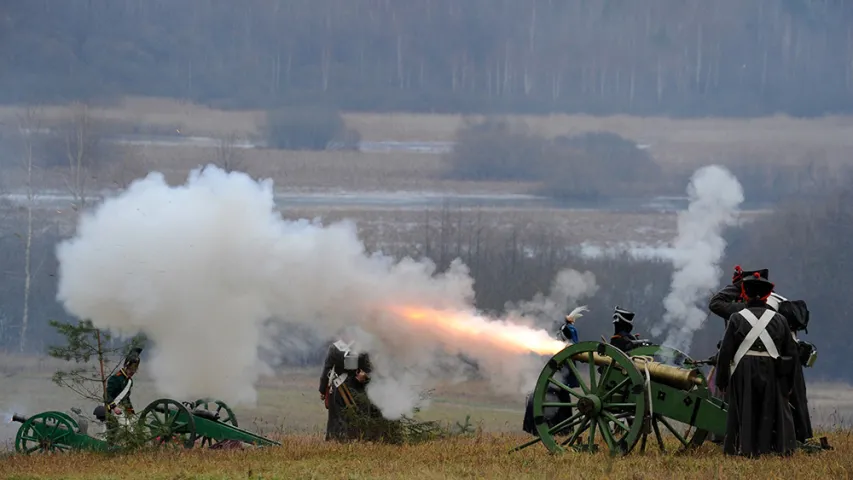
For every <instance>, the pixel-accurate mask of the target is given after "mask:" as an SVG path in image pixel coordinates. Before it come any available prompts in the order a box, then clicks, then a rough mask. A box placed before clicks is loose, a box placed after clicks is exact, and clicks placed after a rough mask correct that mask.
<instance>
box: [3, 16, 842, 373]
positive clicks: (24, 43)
mask: <svg viewBox="0 0 853 480" xmlns="http://www.w3.org/2000/svg"><path fill="white" fill-rule="evenodd" d="M124 95H141V96H160V97H170V98H174V99H177V100H180V101H192V102H197V103H202V104H206V105H210V106H212V107H215V108H223V109H259V110H264V111H269V112H270V113H269V117H268V118H269V122H270V129H269V130H270V132H268V134H267V135H268V138H267V143H268V144H271V145H273V146H274V147H275V148H283V149H288V148H295V145H294V142H295V141H296V140H294V138H295V139H305V138H308V137H313V136H317V137H318V138H319V140H317V141H316V142H308V143H309V144H308V145H300V146H299V148H309V149H321V150H322V149H324V148H328V147H329V145H330V142H333V141H342V142H343V143H346V142H347V141H350V140H352V139H353V138H355V139H357V132H348V131H346V129H345V128H344V127H342V126H341V122H340V112H342V111H343V112H345V111H369V112H376V111H407V112H453V113H484V114H510V113H550V112H566V113H588V114H631V115H647V116H651V115H672V116H683V117H704V116H726V117H751V116H758V115H774V114H788V115H791V116H806V117H815V116H821V115H825V114H838V115H841V114H847V113H849V112H850V110H851V109H853V4H851V3H850V2H843V1H831V0H826V1H806V0H758V1H754V2H743V1H734V0H721V1H716V2H702V1H684V2H678V3H677V4H675V5H674V4H673V2H663V1H645V2H628V1H624V0H600V1H577V2H552V1H546V0H542V1H519V0H513V1H495V0H471V1H464V2H463V1H454V0H422V1H414V0H410V1H395V2H389V1H384V0H371V1H368V0H310V1H274V0H269V1H260V0H259V1H247V2H239V3H238V2H225V1H192V2H191V1H157V0H148V1H142V0H126V1H125V0H118V1H96V0H69V1H65V2H53V1H50V0H43V1H35V0H26V1H25V0H10V1H6V2H3V3H0V102H3V103H6V104H15V105H36V104H50V103H56V102H67V101H74V100H76V101H82V102H86V103H88V104H91V105H104V106H108V105H111V104H113V103H115V102H117V101H118V100H119V99H120V98H121V97H122V96H124ZM295 107H298V109H295ZM281 112H285V114H284V115H283V116H282V113H281ZM286 112H291V113H286ZM293 112H296V113H293ZM294 118H298V119H301V120H299V121H298V122H294ZM306 119H307V120H306ZM838 121H839V122H849V120H846V117H840V119H839V120H838ZM300 122H301V123H300ZM306 124H307V125H308V126H307V127H306V126H305V125H306ZM30 126H31V127H34V126H35V123H32V124H30ZM42 126H44V125H42ZM276 126H278V127H280V128H278V129H276V128H274V127H276ZM19 127H20V125H19V124H18V123H16V122H5V123H3V124H0V168H2V172H3V173H2V174H3V176H4V178H3V182H0V188H2V189H4V191H9V192H11V191H15V192H18V193H20V192H21V191H22V190H21V189H22V188H23V187H24V185H23V183H22V181H21V178H22V177H21V176H20V171H21V165H22V161H21V159H24V160H26V159H27V158H29V159H30V163H31V164H36V165H38V166H39V167H40V168H42V169H46V170H47V169H51V168H60V167H61V168H66V166H67V165H69V163H70V164H71V168H72V170H73V169H75V168H76V171H77V172H78V173H79V172H85V173H86V175H89V176H90V177H91V178H94V177H96V176H97V177H98V178H100V179H102V180H103V179H106V178H107V177H108V178H109V183H110V186H111V187H116V188H121V187H124V186H127V183H128V182H129V181H130V180H131V179H133V178H135V177H138V176H140V172H137V171H134V170H133V169H129V170H126V169H127V158H129V157H132V155H133V152H132V151H131V149H130V148H129V147H126V146H122V145H117V144H115V143H109V142H106V141H105V140H106V139H107V138H108V137H109V136H110V135H115V134H118V133H124V132H121V131H118V130H116V124H115V122H113V123H112V124H111V123H110V122H101V123H98V122H96V121H95V120H94V119H92V118H91V117H89V116H87V114H86V113H85V112H81V113H80V114H79V115H76V114H75V115H74V116H73V117H72V118H70V119H68V120H67V121H65V122H64V123H61V122H54V123H53V124H50V125H48V126H47V127H48V128H49V129H50V131H49V132H48V133H45V134H39V135H21V134H20V129H19ZM294 132H296V133H294ZM300 132H302V133H300ZM304 132H308V133H304ZM317 132H320V133H317ZM277 140H281V141H277ZM722 141H725V139H723V140H722ZM839 141H840V139H839ZM75 152H76V153H77V155H76V156H75V155H74V153H75ZM81 152H85V153H81ZM850 153H851V150H850V147H849V146H842V147H838V146H837V145H827V146H826V147H825V148H819V149H815V150H812V151H808V152H805V153H801V154H798V155H800V157H797V158H795V159H794V161H789V162H786V163H785V164H784V165H778V166H777V165H772V164H771V161H772V160H773V159H774V157H775V156H776V155H777V154H778V155H780V156H781V155H783V154H784V147H780V148H778V149H774V148H772V146H770V147H769V148H768V149H767V151H762V152H757V153H752V154H750V155H748V158H744V156H741V155H739V154H731V155H730V156H729V157H726V158H722V159H719V158H717V159H708V161H709V163H710V162H711V161H720V162H719V163H723V164H726V165H727V166H728V167H730V170H731V171H732V172H733V173H734V174H735V175H736V176H737V178H738V180H739V181H740V183H741V184H742V185H743V190H744V197H745V199H746V201H745V203H744V204H743V205H742V206H741V208H747V207H752V208H759V207H760V208H767V209H772V212H771V213H769V214H767V215H765V216H762V217H759V218H758V219H757V220H754V221H750V222H746V223H743V224H740V225H738V226H735V227H732V228H729V229H727V230H725V232H724V233H723V236H724V238H725V239H726V243H727V245H726V247H725V252H724V259H723V261H722V275H720V278H719V285H718V287H720V288H721V287H722V286H723V285H724V284H725V282H727V280H728V278H729V277H730V269H731V268H732V267H733V266H734V265H735V264H740V265H742V266H743V267H744V268H745V269H754V268H769V269H770V276H771V280H773V281H774V282H776V285H777V291H778V292H779V293H780V294H781V295H783V296H786V297H788V298H792V299H804V300H806V302H808V305H809V308H810V310H811V312H812V316H813V322H812V325H811V328H810V329H809V334H808V335H804V336H803V338H804V339H806V340H808V341H812V342H813V343H815V344H816V345H817V347H818V350H819V352H820V356H819V360H818V362H817V364H816V366H815V368H814V369H813V370H811V371H809V372H807V374H808V379H809V380H810V381H812V380H817V379H827V380H830V379H840V380H846V381H850V380H853V374H851V373H850V371H849V369H846V368H845V366H846V364H847V360H848V357H849V355H850V354H851V353H853V351H852V350H853V349H851V347H850V346H849V344H848V343H847V342H846V337H845V336H844V335H839V333H840V332H843V331H846V329H847V322H848V317H849V315H850V313H851V306H853V298H851V296H850V295H849V292H850V289H851V288H853V265H851V253H850V250H851V249H850V246H851V242H850V238H851V234H853V218H851V210H850V205H853V203H851V201H853V190H851V187H850V186H849V184H848V182H847V180H848V179H849V178H850V177H849V176H848V175H849V173H848V167H847V164H846V163H844V161H846V160H847V161H849V157H850ZM212 157H213V158H211V161H213V162H214V163H217V164H219V165H220V166H226V167H227V166H228V165H227V164H228V158H230V157H228V153H227V151H225V150H224V149H220V150H218V153H217V154H216V155H213V156H212ZM69 159H70V161H69ZM118 159H121V163H119V161H118ZM446 159H447V165H448V168H447V171H446V174H445V175H446V176H447V177H448V178H454V179H461V180H469V181H490V180H524V181H532V182H535V183H537V185H538V187H537V190H536V192H535V193H537V194H541V195H544V196H547V197H550V198H554V199H558V200H562V201H568V200H571V201H577V202H583V204H584V205H585V206H587V207H590V206H592V208H595V207H596V206H601V207H602V208H603V207H604V206H607V205H610V203H609V202H611V201H612V200H624V199H625V198H629V199H630V198H641V197H642V198H649V197H652V196H655V195H684V192H685V189H686V186H687V180H688V178H689V176H690V174H691V173H692V169H686V168H685V169H679V168H671V169H668V168H662V167H661V166H660V165H659V164H658V163H656V162H655V158H654V153H651V152H650V151H648V150H646V149H643V148H640V147H639V146H638V145H637V144H635V143H634V142H632V141H629V140H626V139H625V138H623V137H620V136H619V135H615V134H608V133H590V134H576V135H566V136H562V137H558V138H545V137H543V136H540V135H539V134H537V133H536V132H534V131H531V130H529V129H527V128H525V126H524V125H518V124H516V123H513V122H511V121H504V120H501V119H496V118H489V119H488V120H485V121H483V122H475V123H472V124H466V125H464V126H463V127H462V128H460V131H459V133H458V135H457V143H456V144H455V146H454V147H453V149H452V151H451V152H449V153H448V154H446ZM746 160H749V162H747V161H746ZM13 170H14V172H15V175H14V176H13V175H12V173H10V172H12V171H13ZM94 172H98V175H95V174H94ZM141 173H142V174H143V175H144V173H145V172H141ZM86 175H84V177H85V176H86ZM68 178H70V179H71V180H67V181H66V182H65V183H64V184H60V188H63V189H65V188H66V187H67V189H68V191H69V192H70V193H69V195H70V196H71V197H73V198H72V199H71V201H70V202H69V204H70V203H72V202H73V203H74V204H75V205H76V206H77V209H84V208H85V207H86V206H87V205H88V206H91V204H94V203H96V202H97V195H96V193H97V192H95V191H94V190H93V189H94V187H92V186H89V185H84V184H83V183H84V182H83V180H81V179H80V178H78V177H75V176H74V175H70V176H69V177H68ZM92 183H95V182H94V181H93V182H92ZM0 206H2V208H0V222H1V223H0V225H2V226H3V227H2V228H0V272H2V277H0V347H2V348H3V349H5V350H7V351H9V352H18V351H23V352H25V353H43V352H45V350H46V347H47V345H49V344H51V343H52V342H55V341H57V340H58V339H57V338H56V336H55V335H54V334H53V332H52V331H51V330H50V328H49V327H48V324H47V322H48V320H49V319H59V320H67V319H69V316H68V314H67V313H66V312H65V310H64V309H63V308H62V306H61V305H60V304H59V303H58V302H57V300H56V294H57V280H56V275H57V259H56V253H55V247H56V245H57V243H58V242H60V241H62V240H64V239H67V238H69V237H70V236H72V235H73V233H74V228H75V223H76V216H75V215H76V211H77V210H75V209H72V208H70V207H68V206H65V207H62V208H59V209H56V208H53V207H50V208H48V207H44V206H42V207H39V208H35V209H27V208H25V207H22V206H21V205H20V204H19V203H14V202H12V201H11V200H9V199H8V198H5V197H4V198H3V199H2V200H0ZM30 213H32V215H33V216H32V217H31V218H32V223H28V222H29V217H28V215H29V214H30ZM464 213H465V212H463V211H462V210H461V209H460V208H457V207H454V206H453V205H447V206H444V207H435V208H432V209H431V210H430V211H428V212H425V215H424V221H423V225H421V226H420V227H419V228H421V229H422V231H423V235H422V237H420V238H419V240H418V242H416V243H412V244H411V245H384V244H382V243H380V242H376V243H370V242H368V244H367V245H366V247H367V249H368V250H369V251H377V250H381V251H383V252H385V253H386V254H388V255H391V256H393V257H395V258H402V257H404V256H412V257H413V258H417V259H422V258H428V259H430V260H431V261H433V262H435V264H436V265H437V268H438V270H439V271H443V270H446V269H447V268H448V267H449V266H450V264H451V262H452V261H453V260H454V259H456V258H461V259H462V261H463V262H464V263H465V264H466V265H467V266H468V268H469V269H470V275H471V277H472V278H473V280H474V282H473V290H474V292H475V294H476V306H477V307H478V308H480V309H483V310H485V311H489V312H495V313H496V314H499V313H501V312H503V311H504V310H505V309H506V307H507V303H508V302H513V303H517V302H523V301H525V300H528V299H530V298H532V297H533V296H534V295H535V294H536V293H545V292H548V289H549V287H550V285H551V283H552V281H553V279H554V278H555V276H556V275H557V273H558V272H560V271H561V270H563V269H565V268H572V269H575V270H577V271H591V272H594V274H595V278H596V282H597V285H598V290H597V292H596V294H595V295H594V296H592V297H591V298H589V299H588V300H585V301H584V303H587V304H589V306H590V310H591V311H590V313H588V314H586V315H585V316H584V317H583V319H582V320H580V321H579V323H578V329H579V331H580V338H581V339H582V340H596V339H598V338H599V336H600V335H602V334H604V335H609V334H610V331H611V330H612V327H611V324H610V312H611V311H612V309H613V306H615V305H617V304H618V305H621V306H623V307H625V308H629V309H631V310H634V311H635V312H637V314H638V316H637V320H636V324H637V327H636V329H637V331H638V332H639V333H640V334H641V335H643V336H650V335H649V332H650V331H651V328H652V325H653V324H656V323H658V322H659V321H660V319H662V318H663V317H664V314H665V308H664V303H663V299H664V298H665V297H666V296H667V294H668V293H669V291H670V282H671V278H672V274H673V266H672V262H671V261H669V260H667V259H665V258H658V257H652V258H648V257H638V256H636V255H632V254H630V253H626V254H622V255H617V256H611V257H607V256H605V257H591V256H589V255H582V254H580V253H578V251H577V246H578V245H579V244H580V243H581V242H583V241H584V240H585V239H583V238H577V237H574V238H562V237H558V236H555V235H554V234H552V233H549V232H538V231H535V232H534V231H529V230H527V229H525V228H524V226H523V225H519V226H516V227H513V228H512V229H511V230H510V231H507V230H506V229H497V228H495V227H493V226H491V225H488V224H485V223H483V224H480V223H471V222H470V221H469V220H470V219H469V218H468V217H465V216H464ZM285 215H286V212H285ZM463 217H464V218H463ZM463 220H464V221H463ZM28 225H32V232H33V234H32V235H27V232H28V231H29V227H28ZM673 240H674V239H673ZM28 244H29V248H30V253H31V255H30V256H29V258H30V265H29V271H30V275H29V280H30V281H29V285H27V281H26V277H27V275H26V274H25V272H26V271H27V269H28V267H27V264H26V258H27V256H26V255H24V251H25V249H26V248H27V245H28ZM26 288H29V289H30V290H29V300H28V302H25V301H24V300H23V298H24V291H25V289H26ZM712 293H713V289H709V290H708V292H707V297H708V298H710V295H711V294H712ZM25 310H26V312H25ZM25 319H26V320H25ZM560 320H561V317H557V318H555V319H554V322H558V321H560ZM542 326H543V327H546V328H550V329H553V328H554V324H546V325H542ZM721 333H722V320H721V319H718V318H716V317H712V318H709V319H707V320H706V321H704V323H702V326H701V328H700V330H699V331H698V333H697V335H696V336H695V337H694V338H693V344H692V345H691V348H690V352H691V353H692V354H694V356H697V357H699V356H703V355H709V354H711V353H712V352H713V350H714V345H715V344H716V342H717V340H718V339H719V338H720V335H721ZM223 335H224V333H223ZM328 340H329V338H328V337H327V336H325V335H323V334H320V333H318V332H315V331H312V330H310V329H307V328H304V327H303V326H300V325H292V326H291V329H285V330H284V333H282V334H281V335H278V336H276V337H275V338H273V339H271V341H273V342H278V348H273V349H271V351H274V352H277V353H276V354H275V357H276V358H274V359H273V360H272V361H273V363H276V364H278V365H301V366H306V365H316V364H318V363H319V362H320V361H321V360H322V355H323V354H324V352H325V347H326V344H325V343H324V342H326V341H328ZM660 340H662V339H660Z"/></svg>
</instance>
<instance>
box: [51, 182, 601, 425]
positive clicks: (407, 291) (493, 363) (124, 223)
mask: <svg viewBox="0 0 853 480" xmlns="http://www.w3.org/2000/svg"><path fill="white" fill-rule="evenodd" d="M57 257H58V260H59V284H58V295H57V297H58V299H59V300H60V301H61V302H62V303H63V304H64V306H65V308H66V310H68V312H69V313H71V314H73V315H75V316H77V317H79V318H88V319H91V320H92V322H93V323H94V324H95V325H96V326H98V327H100V328H106V329H109V330H111V331H114V332H116V333H119V334H124V335H132V334H135V333H138V332H143V333H145V334H146V335H147V336H148V338H149V339H150V340H151V341H152V342H153V346H151V347H149V349H148V350H149V352H148V353H149V354H150V355H148V358H150V360H149V361H148V362H146V363H145V364H144V365H143V367H142V368H144V369H147V370H148V371H149V372H150V373H151V375H152V376H153V378H154V381H155V386H156V388H157V389H158V390H159V391H160V392H161V393H164V394H166V395H169V396H171V397H173V398H177V399H193V398H197V397H201V396H212V397H216V398H220V399H222V400H224V401H226V402H229V403H233V404H241V403H248V404H251V403H254V402H255V401H256V400H257V397H256V396H257V392H256V390H255V388H254V385H255V384H256V382H257V380H258V378H259V377H260V376H261V375H265V374H267V373H270V368H269V366H268V365H266V364H265V362H264V361H262V360H261V357H259V349H261V348H262V347H268V348H274V345H271V344H269V343H268V342H267V339H269V338H271V337H272V333H271V329H270V328H269V327H267V326H265V325H268V324H269V323H270V320H273V326H276V323H275V321H278V324H277V326H278V327H279V330H280V329H281V328H284V327H282V326H283V325H285V324H299V325H304V326H308V327H311V328H312V329H313V330H314V331H315V332H320V333H325V334H330V333H333V332H336V331H339V330H340V329H342V328H343V327H348V326H349V327H352V326H357V327H359V328H358V329H356V330H357V332H358V335H357V337H358V338H357V341H358V345H359V348H361V349H363V350H366V351H369V352H370V354H371V359H372V361H373V363H374V378H373V380H372V382H371V384H370V386H369V389H368V393H369V395H370V396H371V398H372V399H373V400H374V402H376V403H377V404H378V406H379V407H380V408H381V409H382V410H383V413H384V414H385V415H386V416H387V417H389V418H395V417H398V416H399V415H401V414H403V413H406V412H409V411H411V409H412V408H413V407H414V406H415V405H416V404H417V403H418V401H419V392H420V391H421V390H423V389H426V388H430V387H431V386H432V385H435V384H436V382H437V381H439V380H443V381H448V380H450V381H453V380H458V379H459V378H460V377H461V376H462V375H463V374H464V372H465V371H466V370H467V369H470V366H469V365H468V364H466V363H465V362H463V361H462V360H460V359H458V358H457V357H455V356H456V355H458V354H465V355H466V356H468V357H469V358H470V359H473V360H474V361H476V362H477V363H478V364H479V366H480V370H481V373H483V374H485V375H486V376H487V378H488V379H489V380H491V381H492V382H491V383H492V385H493V386H494V387H496V388H497V389H500V388H502V389H504V391H513V392H522V391H525V390H524V389H526V388H529V384H530V382H535V377H536V375H537V374H538V372H539V370H540V369H541V366H542V365H541V363H542V360H541V358H540V357H538V356H536V355H530V354H529V353H528V352H524V351H517V350H513V349H511V348H509V349H508V348H507V346H506V345H502V344H500V343H499V342H498V341H497V340H496V338H497V339H500V338H509V339H515V338H521V337H525V336H527V337H530V338H531V341H536V342H540V343H542V342H546V343H547V342H548V341H549V337H550V334H549V333H548V332H546V331H544V330H535V329H531V328H528V327H523V326H518V325H512V324H509V323H507V322H506V321H503V320H501V321H495V320H489V319H485V318H482V317H478V316H476V314H475V312H474V309H473V308H472V305H473V300H474V290H473V280H472V278H471V276H470V275H469V272H468V269H467V267H466V266H465V265H463V264H462V263H461V262H459V261H457V262H453V264H452V265H451V266H450V268H449V269H448V270H447V271H445V272H441V273H436V267H435V265H433V264H432V263H431V262H429V261H421V262H418V261H415V260H412V259H408V258H407V259H403V260H401V261H395V260H394V259H393V258H390V257H387V256H384V255H381V254H368V253H367V252H366V251H365V248H364V245H363V244H362V242H361V241H360V240H359V239H358V236H357V230H356V227H355V224H354V223H352V222H348V221H344V222H339V223H335V224H332V225H328V226H323V225H321V224H320V223H318V222H311V221H307V220H300V221H285V220H283V219H282V218H281V216H280V214H279V213H278V212H277V211H276V208H275V204H274V197H273V185H272V182H271V181H263V182H256V181H254V180H252V179H251V178H250V177H248V176H247V175H245V174H243V173H240V172H232V173H225V172H223V171H222V170H220V169H218V168H215V167H211V166H208V167H206V168H204V169H202V170H196V171H193V172H192V173H191V174H190V177H189V179H188V181H187V183H186V184H185V185H183V186H179V187H170V186H168V185H167V183H166V182H165V180H164V178H163V176H162V175H161V174H159V173H156V172H155V173H151V174H149V175H148V176H147V177H146V178H144V179H141V180H137V181H136V182H134V183H133V184H131V185H130V186H129V188H128V189H127V190H125V191H124V192H123V193H121V194H120V195H118V196H117V197H115V198H110V199H107V200H106V201H105V202H104V203H103V204H101V205H100V206H99V207H98V208H96V209H95V210H94V211H93V212H91V213H87V214H84V215H82V216H81V218H80V222H79V225H78V228H77V232H76V236H75V237H74V238H72V239H70V240H68V241H65V242H63V243H61V244H60V245H59V246H58V247H57ZM590 285H592V287H591V286H590ZM595 288H597V287H594V276H592V274H590V273H588V272H587V273H585V274H579V273H577V272H570V271H567V272H563V273H561V275H560V276H558V278H557V280H556V282H555V289H554V291H552V293H551V295H550V296H549V297H548V299H547V301H548V302H551V303H550V304H549V305H552V306H548V308H544V309H543V308H540V312H543V311H548V312H549V313H548V315H550V314H551V313H550V312H552V311H556V310H559V309H562V308H565V306H566V300H565V299H566V298H569V297H579V296H582V295H586V294H591V293H592V292H594V291H595ZM536 301H538V300H536ZM546 303H547V302H546ZM400 305H410V306H422V307H426V308H432V309H439V310H445V311H447V312H452V313H454V314H455V315H461V316H462V317H464V323H465V325H466V331H465V332H460V331H454V330H453V329H448V328H438V327H437V326H436V325H434V324H430V323H429V322H426V323H418V322H406V321H403V320H402V319H401V317H400V316H399V314H394V312H392V311H389V309H388V307H392V306H400ZM552 307H553V308H552ZM557 307H560V308H557ZM555 309H556V310H555ZM287 333H291V332H287ZM293 334H294V336H298V335H299V332H293ZM525 338H526V337H525ZM294 341H295V339H293V338H291V339H290V342H291V344H292V343H293V342H294Z"/></svg>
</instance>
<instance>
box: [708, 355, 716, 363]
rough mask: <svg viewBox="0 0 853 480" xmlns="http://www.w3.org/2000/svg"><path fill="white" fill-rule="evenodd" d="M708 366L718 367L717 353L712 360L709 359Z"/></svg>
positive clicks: (712, 356)
mask: <svg viewBox="0 0 853 480" xmlns="http://www.w3.org/2000/svg"><path fill="white" fill-rule="evenodd" d="M708 364H709V365H714V366H716V365H717V354H716V353H715V354H713V355H711V357H710V358H708Z"/></svg>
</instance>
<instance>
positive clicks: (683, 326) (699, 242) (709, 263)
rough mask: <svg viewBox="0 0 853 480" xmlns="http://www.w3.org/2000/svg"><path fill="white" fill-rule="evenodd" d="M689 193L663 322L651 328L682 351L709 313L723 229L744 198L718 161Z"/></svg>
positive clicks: (694, 180)
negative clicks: (708, 307) (708, 293)
mask: <svg viewBox="0 0 853 480" xmlns="http://www.w3.org/2000/svg"><path fill="white" fill-rule="evenodd" d="M687 194H688V196H689V199H690V205H689V206H688V208H687V210H686V211H683V212H680V213H679V215H678V235H677V237H676V239H675V242H674V245H673V249H672V253H671V255H672V261H673V265H674V267H675V271H674V273H673V275H672V284H671V287H670V292H669V294H668V295H667V296H666V298H665V299H664V302H663V304H664V309H665V313H664V317H663V323H662V324H661V325H656V326H655V327H654V328H653V329H652V334H653V335H655V336H658V335H661V334H662V333H663V332H664V331H666V340H664V342H663V344H664V345H667V346H670V347H673V348H677V349H679V350H681V351H687V349H688V348H689V347H690V345H691V342H692V341H693V333H694V332H695V331H696V330H698V329H699V328H700V327H701V326H702V323H703V322H704V321H705V319H706V318H707V316H708V314H707V303H706V302H707V292H708V291H709V290H711V289H713V288H714V287H715V286H717V285H718V284H719V282H720V278H721V275H722V272H721V270H720V267H719V263H720V260H721V259H722V256H723V251H724V250H725V248H726V242H725V240H724V239H723V237H722V234H723V230H724V229H725V228H726V227H728V226H732V225H734V224H735V223H736V222H737V215H738V207H739V206H740V204H741V203H742V202H743V189H742V188H741V185H740V183H739V182H738V180H737V178H735V176H734V175H732V174H731V172H729V171H728V170H726V169H725V168H723V167H721V166H718V165H710V166H707V167H703V168H700V169H699V170H697V171H696V172H695V173H694V174H693V177H692V178H691V179H690V184H689V185H688V187H687Z"/></svg>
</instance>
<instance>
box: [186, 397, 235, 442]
mask: <svg viewBox="0 0 853 480" xmlns="http://www.w3.org/2000/svg"><path fill="white" fill-rule="evenodd" d="M192 406H193V412H196V411H199V410H201V411H202V415H203V416H204V417H207V418H215V419H216V421H217V422H219V423H224V424H227V425H231V426H233V427H236V426H237V415H235V414H234V411H233V410H231V407H229V406H228V404H226V403H225V402H223V401H222V400H216V399H213V398H200V399H198V400H196V401H195V402H193V403H192ZM199 440H200V446H201V447H210V446H211V445H213V443H214V439H212V438H210V437H206V436H200V437H199Z"/></svg>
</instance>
